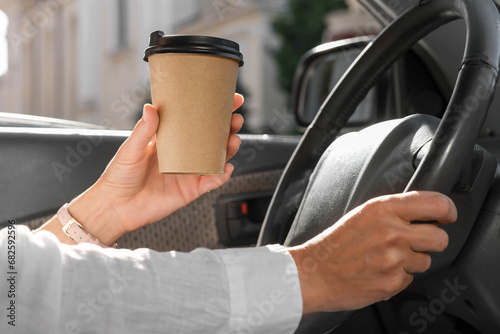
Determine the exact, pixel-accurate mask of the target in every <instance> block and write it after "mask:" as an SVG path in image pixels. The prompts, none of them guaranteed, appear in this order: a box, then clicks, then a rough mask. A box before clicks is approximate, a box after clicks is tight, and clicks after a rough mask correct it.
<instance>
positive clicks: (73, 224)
mask: <svg viewBox="0 0 500 334" xmlns="http://www.w3.org/2000/svg"><path fill="white" fill-rule="evenodd" d="M57 218H58V219H59V222H60V223H61V225H62V226H63V227H62V230H63V232H64V233H65V234H66V235H67V236H68V237H70V238H71V239H73V241H74V242H76V243H77V244H80V243H82V242H87V243H90V244H94V245H98V246H101V247H104V248H109V246H107V245H105V244H103V243H102V242H100V241H99V239H97V238H96V237H95V236H93V235H92V234H90V233H89V232H88V231H87V230H86V229H85V227H84V226H83V225H82V224H80V223H79V222H77V221H76V220H75V219H74V218H73V217H72V216H71V214H70V213H69V211H68V204H67V203H66V204H64V205H63V206H61V208H60V209H59V210H58V211H57ZM116 246H117V244H116V242H115V243H114V244H113V245H112V246H111V247H113V248H115V247H116Z"/></svg>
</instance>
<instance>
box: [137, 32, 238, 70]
mask: <svg viewBox="0 0 500 334" xmlns="http://www.w3.org/2000/svg"><path fill="white" fill-rule="evenodd" d="M155 53H203V54H209V55H214V56H222V57H227V58H232V59H236V60H238V61H239V62H240V67H241V66H243V54H241V52H240V46H239V44H238V43H236V42H233V41H230V40H227V39H223V38H218V37H210V36H197V35H166V36H165V34H164V33H163V31H160V30H157V31H153V32H152V33H151V35H150V39H149V47H148V48H147V49H146V50H145V51H144V61H148V57H149V56H152V55H154V54H155Z"/></svg>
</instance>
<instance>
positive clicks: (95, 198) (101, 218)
mask: <svg viewBox="0 0 500 334" xmlns="http://www.w3.org/2000/svg"><path fill="white" fill-rule="evenodd" d="M68 212H69V213H70V215H71V216H72V217H73V218H74V219H75V220H76V221H77V222H79V223H80V224H81V225H83V227H84V228H85V230H86V231H87V232H88V233H90V234H91V235H93V236H94V237H96V238H97V239H99V241H100V242H101V243H103V244H105V245H108V246H110V245H112V244H113V243H115V242H116V240H118V238H120V237H121V236H122V235H124V234H125V233H126V232H127V231H126V230H125V229H124V228H123V226H122V224H121V222H120V221H119V219H118V216H117V214H116V212H115V210H114V208H113V206H112V205H111V204H110V203H109V202H107V201H106V200H105V198H103V195H102V194H101V192H100V190H99V188H98V186H97V185H93V186H92V187H90V188H89V189H88V190H87V191H85V192H84V193H83V194H81V195H79V196H78V197H76V198H75V199H73V200H72V201H71V202H70V203H69V204H68Z"/></svg>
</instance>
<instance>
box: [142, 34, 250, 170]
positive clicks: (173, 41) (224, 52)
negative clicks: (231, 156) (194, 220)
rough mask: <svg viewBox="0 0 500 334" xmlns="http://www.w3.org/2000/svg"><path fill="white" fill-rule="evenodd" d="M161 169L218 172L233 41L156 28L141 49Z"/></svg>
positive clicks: (236, 61) (227, 121)
mask: <svg viewBox="0 0 500 334" xmlns="http://www.w3.org/2000/svg"><path fill="white" fill-rule="evenodd" d="M144 60H145V61H148V62H149V71H150V78H151V95H152V100H153V105H154V106H155V107H156V108H157V109H158V111H159V116H160V124H159V127H158V132H157V133H156V145H157V151H158V163H159V168H160V172H161V173H172V174H195V175H209V174H223V173H224V164H225V159H226V150H227V141H228V138H229V129H230V125H231V114H232V108H233V101H234V93H235V90H236V79H237V75H238V68H239V67H240V66H242V65H243V56H242V54H241V53H240V52H239V45H238V44H237V43H235V42H232V41H229V40H225V39H221V38H215V37H208V36H189V35H170V36H164V35H163V32H161V31H155V32H153V33H152V34H151V38H150V47H149V48H148V49H146V51H145V57H144Z"/></svg>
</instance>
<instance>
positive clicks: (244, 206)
mask: <svg viewBox="0 0 500 334" xmlns="http://www.w3.org/2000/svg"><path fill="white" fill-rule="evenodd" d="M241 213H242V214H244V215H247V214H248V205H247V202H243V203H241Z"/></svg>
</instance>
